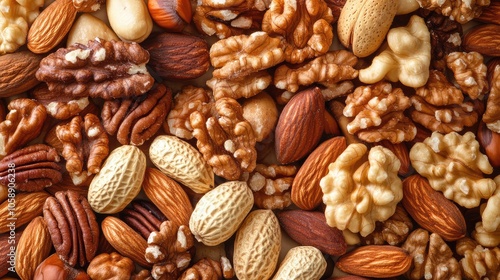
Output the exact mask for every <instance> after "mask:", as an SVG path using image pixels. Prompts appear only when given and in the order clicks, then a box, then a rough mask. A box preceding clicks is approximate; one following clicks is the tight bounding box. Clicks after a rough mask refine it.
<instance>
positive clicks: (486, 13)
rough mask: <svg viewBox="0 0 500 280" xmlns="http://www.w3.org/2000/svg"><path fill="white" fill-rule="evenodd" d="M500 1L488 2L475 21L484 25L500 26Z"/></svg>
mask: <svg viewBox="0 0 500 280" xmlns="http://www.w3.org/2000/svg"><path fill="white" fill-rule="evenodd" d="M499 15H500V1H490V5H489V6H488V8H486V9H483V10H482V12H481V14H480V15H479V17H476V18H475V20H477V21H481V22H485V23H495V24H500V17H499Z"/></svg>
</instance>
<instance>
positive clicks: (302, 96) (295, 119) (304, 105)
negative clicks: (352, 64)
mask: <svg viewBox="0 0 500 280" xmlns="http://www.w3.org/2000/svg"><path fill="white" fill-rule="evenodd" d="M324 122H325V100H324V99H323V95H322V94H321V90H320V89H319V88H317V87H316V88H311V89H306V90H304V91H301V92H299V93H297V94H296V95H294V96H293V97H292V98H291V99H290V101H288V103H287V104H286V105H285V107H284V108H283V111H282V112H281V114H280V117H279V119H278V124H277V125H276V132H275V149H276V157H277V159H278V161H279V162H281V163H282V164H288V163H291V162H294V161H297V160H299V159H301V158H303V157H304V156H305V155H307V154H308V153H309V152H311V151H312V149H314V147H316V145H317V144H318V142H319V140H320V138H321V135H322V134H323V129H324Z"/></svg>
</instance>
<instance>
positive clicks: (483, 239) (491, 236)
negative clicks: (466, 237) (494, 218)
mask: <svg viewBox="0 0 500 280" xmlns="http://www.w3.org/2000/svg"><path fill="white" fill-rule="evenodd" d="M471 237H472V238H474V240H476V241H477V243H479V244H481V246H484V247H497V246H499V245H500V227H499V228H497V229H496V230H495V231H486V230H485V229H484V226H483V223H482V222H478V223H476V225H475V228H474V231H473V232H472V234H471Z"/></svg>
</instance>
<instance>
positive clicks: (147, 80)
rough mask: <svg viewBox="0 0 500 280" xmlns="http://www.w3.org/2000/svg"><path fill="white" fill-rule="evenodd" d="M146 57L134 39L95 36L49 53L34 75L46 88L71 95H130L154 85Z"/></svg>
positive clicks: (101, 96)
mask: <svg viewBox="0 0 500 280" xmlns="http://www.w3.org/2000/svg"><path fill="white" fill-rule="evenodd" d="M148 61H149V53H148V52H147V51H146V50H145V49H143V48H142V47H141V46H140V45H139V44H137V43H127V42H122V41H105V40H103V39H95V40H93V41H89V44H88V45H82V44H73V45H71V46H69V47H68V48H60V49H58V50H57V51H56V52H55V53H52V54H49V55H48V56H47V57H45V58H44V59H42V61H41V62H40V68H39V69H38V71H37V73H36V77H37V79H38V80H40V81H42V82H46V83H47V86H48V88H49V90H51V91H57V92H61V93H64V94H67V95H71V96H74V97H84V96H90V97H100V98H103V99H112V98H120V97H130V96H136V95H141V94H144V93H145V92H147V91H148V90H149V89H151V87H152V86H153V82H154V80H153V77H152V76H151V75H150V74H149V72H148V70H147V69H146V63H147V62H148Z"/></svg>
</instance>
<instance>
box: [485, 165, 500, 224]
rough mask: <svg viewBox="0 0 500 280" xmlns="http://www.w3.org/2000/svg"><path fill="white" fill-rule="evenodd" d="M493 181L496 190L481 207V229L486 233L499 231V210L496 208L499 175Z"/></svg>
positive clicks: (499, 181)
mask: <svg viewBox="0 0 500 280" xmlns="http://www.w3.org/2000/svg"><path fill="white" fill-rule="evenodd" d="M493 180H494V181H495V183H496V185H497V189H496V190H495V192H494V193H493V195H492V196H491V197H490V198H489V199H488V201H487V202H486V204H482V205H481V219H482V223H483V227H484V230H485V231H488V232H493V231H496V230H500V209H499V208H498V207H497V206H498V205H499V203H500V187H499V186H500V175H499V176H496V177H495V178H494V179H493Z"/></svg>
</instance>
